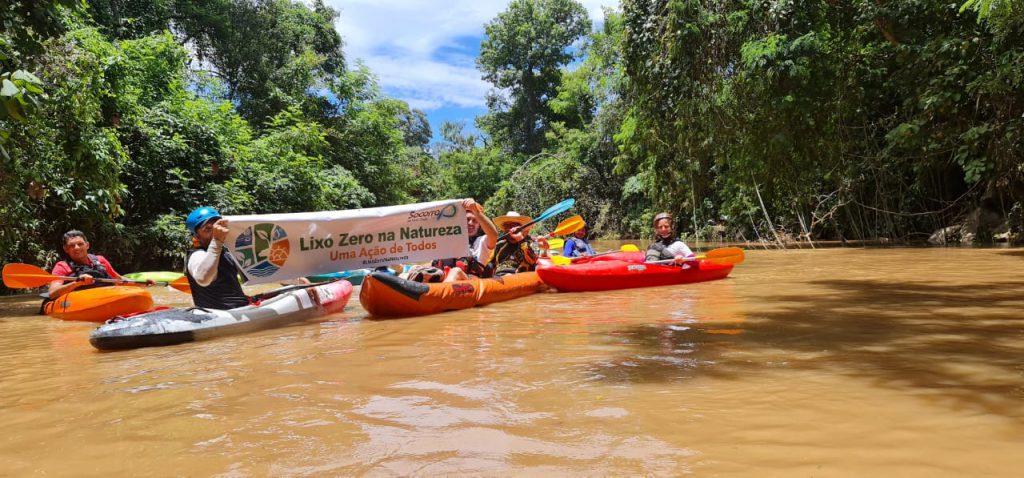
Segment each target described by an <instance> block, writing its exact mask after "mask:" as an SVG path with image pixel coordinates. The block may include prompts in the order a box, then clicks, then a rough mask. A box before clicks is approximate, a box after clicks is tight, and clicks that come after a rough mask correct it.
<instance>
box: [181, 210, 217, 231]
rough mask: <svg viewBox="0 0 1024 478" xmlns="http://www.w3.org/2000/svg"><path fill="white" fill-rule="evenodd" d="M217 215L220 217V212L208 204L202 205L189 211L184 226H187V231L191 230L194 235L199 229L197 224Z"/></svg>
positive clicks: (201, 223)
mask: <svg viewBox="0 0 1024 478" xmlns="http://www.w3.org/2000/svg"><path fill="white" fill-rule="evenodd" d="M219 217H221V216H220V213H219V212H217V210H216V209H214V208H212V207H209V206H203V207H201V208H197V209H196V210H195V211H192V212H191V213H189V215H188V218H187V219H185V227H187V228H188V232H191V233H192V235H193V236H194V235H196V230H197V229H199V226H202V225H203V223H204V222H206V221H209V220H210V219H216V218H219Z"/></svg>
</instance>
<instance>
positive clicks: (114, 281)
mask: <svg viewBox="0 0 1024 478" xmlns="http://www.w3.org/2000/svg"><path fill="white" fill-rule="evenodd" d="M19 275H21V276H27V274H19ZM36 277H47V278H49V279H50V280H58V279H61V280H66V281H75V282H77V281H80V280H83V279H82V278H81V277H71V276H55V275H53V274H36ZM92 280H93V281H94V282H103V283H111V284H143V285H149V282H146V281H144V280H132V279H103V278H99V277H93V278H92ZM167 284H168V283H167V282H154V283H153V285H167Z"/></svg>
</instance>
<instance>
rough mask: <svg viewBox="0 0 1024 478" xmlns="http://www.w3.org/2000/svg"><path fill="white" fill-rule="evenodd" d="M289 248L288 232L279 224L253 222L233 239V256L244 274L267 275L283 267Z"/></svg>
mask: <svg viewBox="0 0 1024 478" xmlns="http://www.w3.org/2000/svg"><path fill="white" fill-rule="evenodd" d="M290 248H291V247H290V245H289V243H288V233H287V232H285V230H284V228H282V227H281V226H278V225H277V224H273V223H266V222H265V223H260V224H253V225H252V226H251V227H247V228H245V230H244V231H242V233H241V234H239V235H238V239H235V258H236V259H238V263H239V264H240V265H241V266H242V270H244V271H245V273H246V274H248V275H251V276H255V277H268V276H271V275H273V274H274V273H275V272H277V271H278V270H280V269H281V268H282V267H284V263H285V262H286V261H287V260H288V253H289V251H290Z"/></svg>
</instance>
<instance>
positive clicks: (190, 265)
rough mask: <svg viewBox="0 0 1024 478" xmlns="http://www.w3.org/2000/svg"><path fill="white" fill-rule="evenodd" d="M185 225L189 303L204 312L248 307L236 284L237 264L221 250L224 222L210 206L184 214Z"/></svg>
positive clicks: (224, 250) (226, 233)
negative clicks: (188, 242)
mask: <svg viewBox="0 0 1024 478" xmlns="http://www.w3.org/2000/svg"><path fill="white" fill-rule="evenodd" d="M185 225H186V226H187V227H188V230H189V232H191V233H192V244H193V248H192V250H191V251H189V253H188V256H187V257H186V258H185V264H186V267H185V277H187V278H188V283H189V286H190V287H191V288H192V302H193V303H195V305H196V307H202V308H204V309H223V310H226V309H234V308H236V307H244V306H246V305H249V302H250V300H249V297H248V296H246V295H245V292H243V291H242V286H241V285H240V284H239V283H238V276H239V274H240V271H239V269H238V265H237V264H236V263H235V261H234V259H233V258H232V257H231V255H230V254H229V253H228V251H227V250H226V249H225V247H224V241H225V240H226V239H227V237H228V220H227V219H224V218H223V217H221V215H220V213H219V212H217V210H216V209H214V208H212V207H201V208H198V209H196V210H195V211H192V213H191V214H189V215H188V219H186V220H185Z"/></svg>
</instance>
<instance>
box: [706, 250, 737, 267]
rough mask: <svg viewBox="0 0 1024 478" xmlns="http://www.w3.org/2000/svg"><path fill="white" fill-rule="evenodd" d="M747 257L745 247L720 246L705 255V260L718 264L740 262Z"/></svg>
mask: <svg viewBox="0 0 1024 478" xmlns="http://www.w3.org/2000/svg"><path fill="white" fill-rule="evenodd" d="M744 259H746V255H745V254H744V253H743V249H740V248H738V247H720V248H718V249H712V250H710V251H708V253H707V254H705V255H704V260H706V261H709V262H714V263H716V264H739V263H741V262H743V260H744Z"/></svg>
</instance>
